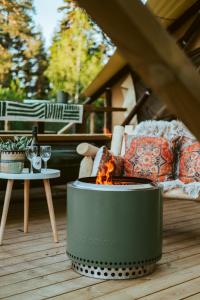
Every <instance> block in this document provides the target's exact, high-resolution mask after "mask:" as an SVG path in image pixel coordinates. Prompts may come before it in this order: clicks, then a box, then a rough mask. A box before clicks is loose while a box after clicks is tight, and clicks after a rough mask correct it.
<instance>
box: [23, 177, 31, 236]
mask: <svg viewBox="0 0 200 300" xmlns="http://www.w3.org/2000/svg"><path fill="white" fill-rule="evenodd" d="M29 188H30V180H24V233H27V232H28V219H29Z"/></svg>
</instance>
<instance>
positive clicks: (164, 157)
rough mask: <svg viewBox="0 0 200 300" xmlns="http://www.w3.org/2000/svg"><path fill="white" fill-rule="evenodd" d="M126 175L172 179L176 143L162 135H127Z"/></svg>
mask: <svg viewBox="0 0 200 300" xmlns="http://www.w3.org/2000/svg"><path fill="white" fill-rule="evenodd" d="M125 148H126V152H125V157H124V169H125V176H131V177H139V178H147V179H151V180H153V181H158V182H159V181H166V180H169V179H172V176H173V166H174V145H173V143H170V142H169V141H168V140H166V139H165V138H162V137H135V136H131V135H127V134H126V135H125Z"/></svg>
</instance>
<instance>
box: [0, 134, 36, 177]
mask: <svg viewBox="0 0 200 300" xmlns="http://www.w3.org/2000/svg"><path fill="white" fill-rule="evenodd" d="M30 141H31V140H30V139H29V138H28V137H26V136H15V137H14V139H13V140H11V139H8V140H2V139H1V142H0V151H1V172H4V173H15V174H16V173H21V172H22V170H23V168H24V161H25V150H26V147H27V146H28V145H29V144H30Z"/></svg>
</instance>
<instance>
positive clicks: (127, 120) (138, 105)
mask: <svg viewBox="0 0 200 300" xmlns="http://www.w3.org/2000/svg"><path fill="white" fill-rule="evenodd" d="M149 96H150V92H149V91H148V90H147V91H145V92H144V94H143V95H142V96H141V97H140V98H139V100H138V101H137V102H136V105H135V106H134V107H133V109H132V110H131V111H130V113H129V114H128V116H127V117H126V118H125V120H124V121H123V122H122V124H121V126H126V125H128V124H129V123H130V122H131V120H132V119H133V117H134V116H135V115H136V114H137V113H138V112H139V110H140V108H141V107H142V106H143V105H144V103H145V102H146V100H147V99H148V98H149Z"/></svg>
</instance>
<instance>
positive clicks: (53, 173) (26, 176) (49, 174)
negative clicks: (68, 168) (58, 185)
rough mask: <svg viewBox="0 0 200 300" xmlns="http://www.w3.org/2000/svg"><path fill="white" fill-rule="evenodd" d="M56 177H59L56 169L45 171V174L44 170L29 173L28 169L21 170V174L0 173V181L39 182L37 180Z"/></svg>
mask: <svg viewBox="0 0 200 300" xmlns="http://www.w3.org/2000/svg"><path fill="white" fill-rule="evenodd" d="M57 177H60V171H59V170H56V169H47V171H46V172H45V170H44V169H42V170H41V173H29V169H23V171H22V173H20V174H13V173H12V174H11V173H1V172H0V179H13V180H39V179H51V178H57Z"/></svg>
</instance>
